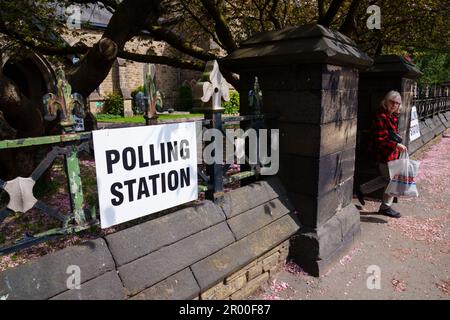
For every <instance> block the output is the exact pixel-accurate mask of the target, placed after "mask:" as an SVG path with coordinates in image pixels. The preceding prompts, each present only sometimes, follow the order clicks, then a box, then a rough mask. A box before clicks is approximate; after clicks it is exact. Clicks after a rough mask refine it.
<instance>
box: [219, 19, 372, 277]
mask: <svg viewBox="0 0 450 320" xmlns="http://www.w3.org/2000/svg"><path fill="white" fill-rule="evenodd" d="M221 64H222V66H224V67H227V68H229V69H231V70H232V71H234V72H236V73H239V74H240V81H241V87H240V98H241V113H244V114H245V113H248V112H249V110H248V101H247V95H248V90H250V89H251V88H252V87H253V82H254V77H255V76H257V77H258V79H259V83H260V87H261V90H262V92H263V112H266V113H267V112H269V113H273V112H275V113H278V114H279V120H278V123H277V125H276V126H274V128H279V129H280V170H279V173H278V175H279V177H280V179H281V180H282V182H283V184H284V186H285V187H286V189H287V191H288V194H289V197H290V199H291V201H292V203H294V205H295V207H296V210H297V211H298V213H299V219H300V221H301V223H302V229H301V232H300V233H299V234H298V235H297V236H296V237H295V238H294V239H293V241H292V246H291V248H292V251H291V256H292V258H294V259H295V261H296V262H297V263H299V264H300V265H301V266H302V267H303V268H304V269H305V270H306V271H308V272H309V273H311V274H313V275H316V276H318V275H321V274H323V273H324V272H326V270H327V269H328V268H329V267H330V266H331V265H332V264H333V263H335V262H336V261H338V259H339V258H340V257H341V256H342V255H343V254H344V253H345V252H346V251H347V250H348V249H349V248H350V247H351V245H352V244H353V242H354V240H355V239H356V238H357V237H358V235H359V233H360V222H359V212H358V210H357V209H356V208H355V207H354V205H352V204H351V201H352V190H353V173H354V158H355V142H356V125H357V120H356V117H357V109H358V99H357V90H358V69H361V68H367V67H368V66H370V65H371V64H372V60H371V59H370V58H369V57H368V56H367V55H366V54H364V53H363V52H361V51H360V50H359V49H358V48H357V47H356V45H355V43H354V42H353V41H352V40H351V39H349V38H348V37H346V36H344V35H342V34H340V33H338V32H334V31H331V30H329V29H327V28H325V27H322V26H320V25H306V26H300V27H291V28H287V29H284V30H280V31H274V32H267V33H263V34H260V35H257V36H255V37H253V38H251V39H249V40H248V41H246V42H244V43H243V44H242V46H241V48H240V49H239V50H237V51H235V52H233V53H232V54H230V55H229V56H228V57H226V58H225V59H223V60H222V62H221Z"/></svg>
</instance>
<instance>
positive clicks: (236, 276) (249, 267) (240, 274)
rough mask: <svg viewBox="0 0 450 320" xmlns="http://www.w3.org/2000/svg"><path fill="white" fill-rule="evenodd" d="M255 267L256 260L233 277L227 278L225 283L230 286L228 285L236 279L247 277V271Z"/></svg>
mask: <svg viewBox="0 0 450 320" xmlns="http://www.w3.org/2000/svg"><path fill="white" fill-rule="evenodd" d="M255 265H256V260H255V261H252V262H250V263H249V264H248V265H246V266H245V267H243V268H242V269H241V270H238V271H236V272H235V273H233V274H232V275H230V276H228V277H226V278H225V281H224V283H225V284H228V283H230V282H231V281H233V280H234V279H236V278H238V277H240V276H242V275H245V274H246V273H247V270H249V269H251V268H253V267H254V266H255Z"/></svg>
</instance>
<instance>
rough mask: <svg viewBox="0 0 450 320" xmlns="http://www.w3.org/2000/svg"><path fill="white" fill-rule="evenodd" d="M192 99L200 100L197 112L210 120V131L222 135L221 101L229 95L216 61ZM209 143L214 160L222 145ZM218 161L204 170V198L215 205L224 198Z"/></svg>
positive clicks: (211, 62) (195, 90)
mask: <svg viewBox="0 0 450 320" xmlns="http://www.w3.org/2000/svg"><path fill="white" fill-rule="evenodd" d="M194 98H195V99H199V100H201V102H202V106H201V107H200V108H199V109H198V110H199V111H201V112H203V113H204V114H205V119H206V120H210V123H211V129H216V130H219V131H220V132H222V133H223V125H222V113H223V112H224V111H225V109H224V108H223V107H222V99H224V100H225V101H229V100H230V95H229V87H228V83H227V82H226V80H225V78H223V76H222V74H221V73H220V70H219V65H218V63H217V61H215V60H214V61H208V63H207V64H206V67H205V72H204V73H203V76H202V78H201V80H200V81H199V82H198V83H197V84H196V85H195V87H194ZM211 143H213V144H215V148H214V151H213V152H212V153H213V154H212V156H213V157H214V159H215V156H216V154H215V153H216V150H217V148H220V147H222V148H223V143H218V141H216V140H215V138H214V141H211ZM219 160H220V161H221V162H220V163H217V161H214V163H212V164H208V165H207V168H206V171H207V175H208V176H209V180H208V191H206V193H205V197H206V199H208V200H212V201H214V202H216V203H221V202H222V201H223V196H224V192H223V189H224V188H223V174H224V172H223V159H219Z"/></svg>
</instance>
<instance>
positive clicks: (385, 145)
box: [369, 108, 400, 163]
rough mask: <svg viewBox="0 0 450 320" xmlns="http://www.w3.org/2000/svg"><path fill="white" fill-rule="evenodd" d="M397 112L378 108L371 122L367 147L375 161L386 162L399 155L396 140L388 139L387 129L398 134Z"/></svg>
mask: <svg viewBox="0 0 450 320" xmlns="http://www.w3.org/2000/svg"><path fill="white" fill-rule="evenodd" d="M398 116H399V115H398V114H396V113H393V114H389V112H387V111H386V110H385V109H383V108H380V109H379V110H378V112H377V113H376V115H375V120H374V122H373V124H372V130H371V139H370V145H369V149H370V150H371V152H372V154H373V155H374V156H375V161H376V162H381V163H388V162H389V161H392V160H396V159H398V157H399V154H400V152H399V150H398V149H397V142H395V141H392V140H390V139H389V129H391V130H393V132H395V133H397V134H398Z"/></svg>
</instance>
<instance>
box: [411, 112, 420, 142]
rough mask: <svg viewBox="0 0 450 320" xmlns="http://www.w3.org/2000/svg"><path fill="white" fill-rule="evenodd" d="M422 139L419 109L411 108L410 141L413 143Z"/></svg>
mask: <svg viewBox="0 0 450 320" xmlns="http://www.w3.org/2000/svg"><path fill="white" fill-rule="evenodd" d="M419 138H420V125H419V116H418V115H417V108H416V106H413V107H412V108H411V123H410V125H409V141H410V142H412V141H414V140H416V139H419Z"/></svg>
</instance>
